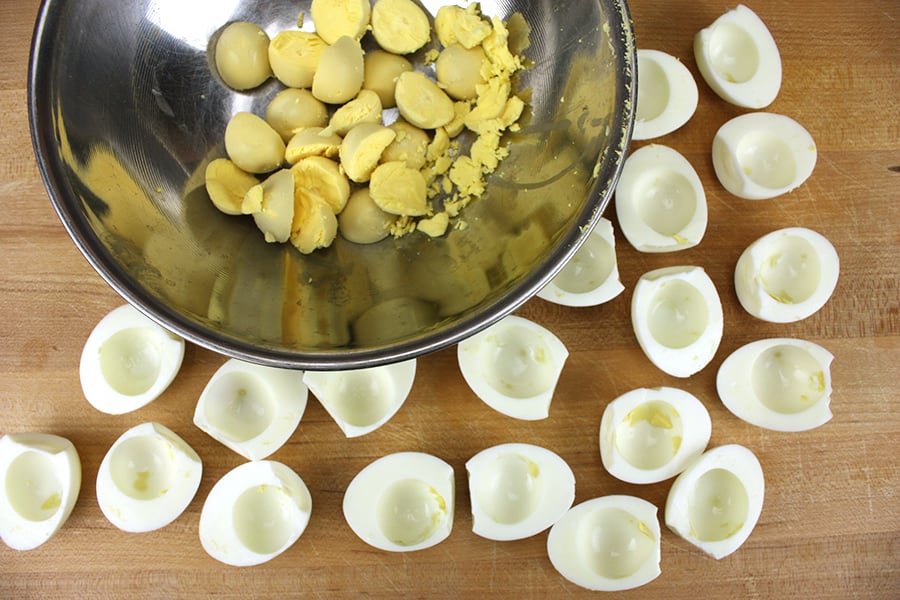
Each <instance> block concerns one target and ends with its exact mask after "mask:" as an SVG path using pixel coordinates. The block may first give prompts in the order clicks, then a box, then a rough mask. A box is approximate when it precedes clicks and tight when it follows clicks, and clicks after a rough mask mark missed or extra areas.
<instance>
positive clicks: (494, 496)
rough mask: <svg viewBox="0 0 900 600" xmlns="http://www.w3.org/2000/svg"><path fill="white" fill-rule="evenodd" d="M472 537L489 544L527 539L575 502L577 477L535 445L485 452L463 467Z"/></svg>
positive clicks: (559, 459)
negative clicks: (469, 503) (466, 482)
mask: <svg viewBox="0 0 900 600" xmlns="http://www.w3.org/2000/svg"><path fill="white" fill-rule="evenodd" d="M466 471H467V472H468V475H469V495H470V499H471V504H472V531H473V532H474V533H475V534H476V535H480V536H481V537H484V538H487V539H489V540H498V541H507V540H519V539H523V538H527V537H531V536H533V535H536V534H538V533H540V532H541V531H544V530H545V529H547V528H548V527H550V526H552V525H553V524H554V523H556V522H557V521H558V520H559V519H560V518H562V516H563V515H564V514H565V513H566V511H567V510H569V509H570V508H571V507H572V503H573V502H574V501H575V475H574V474H573V473H572V469H571V468H570V467H569V465H568V463H566V461H565V460H564V459H563V458H562V457H561V456H559V455H558V454H556V453H555V452H553V451H551V450H548V449H546V448H543V447H541V446H535V445H533V444H522V443H508V444H500V445H497V446H492V447H490V448H486V449H484V450H482V451H481V452H479V453H478V454H476V455H475V456H473V457H472V458H470V459H469V460H468V462H466Z"/></svg>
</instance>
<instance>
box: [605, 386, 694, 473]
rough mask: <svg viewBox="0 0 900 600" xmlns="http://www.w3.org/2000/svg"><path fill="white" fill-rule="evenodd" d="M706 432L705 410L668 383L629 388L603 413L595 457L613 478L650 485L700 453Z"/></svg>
mask: <svg viewBox="0 0 900 600" xmlns="http://www.w3.org/2000/svg"><path fill="white" fill-rule="evenodd" d="M711 433H712V421H711V420H710V417H709V412H708V411H707V410H706V407H705V406H703V403H702V402H700V400H698V399H697V397H696V396H694V395H693V394H690V393H688V392H686V391H684V390H680V389H677V388H672V387H658V388H653V389H648V388H640V389H636V390H631V391H630V392H626V393H624V394H622V395H621V396H619V397H618V398H616V399H615V400H613V401H612V402H610V403H609V404H607V405H606V409H604V411H603V417H602V419H601V420H600V458H601V460H602V461H603V466H604V467H606V470H607V471H608V472H609V474H610V475H612V476H613V477H616V478H617V479H621V480H622V481H627V482H629V483H656V482H658V481H663V480H665V479H668V478H670V477H674V476H675V475H677V474H678V473H680V472H681V471H683V470H684V468H685V467H686V466H687V464H688V463H689V462H690V461H692V460H693V459H695V458H697V457H698V456H700V455H701V454H702V453H703V451H704V450H706V445H707V444H708V443H709V437H710V434H711Z"/></svg>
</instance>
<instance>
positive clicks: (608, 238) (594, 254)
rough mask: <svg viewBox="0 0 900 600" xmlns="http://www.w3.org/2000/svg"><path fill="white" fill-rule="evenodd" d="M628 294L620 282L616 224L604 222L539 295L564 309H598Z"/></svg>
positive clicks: (600, 221)
mask: <svg viewBox="0 0 900 600" xmlns="http://www.w3.org/2000/svg"><path fill="white" fill-rule="evenodd" d="M624 290H625V286H623V285H622V282H621V281H620V279H619V264H618V260H617V259H616V242H615V237H614V235H613V226H612V223H611V222H610V221H609V220H608V219H605V218H602V217H601V218H600V220H599V221H597V224H596V225H595V226H594V229H593V230H592V231H591V235H589V236H588V238H587V239H586V240H585V241H584V243H583V244H582V245H581V247H580V248H578V250H577V251H576V252H575V254H574V255H573V256H572V258H570V259H569V262H567V263H566V265H565V266H564V267H563V268H562V269H561V270H560V272H559V273H557V275H556V276H555V277H554V278H553V279H552V280H550V282H549V283H548V284H547V285H546V286H544V287H543V288H541V290H540V291H539V292H538V293H537V295H538V297H539V298H543V299H544V300H546V301H548V302H553V303H554V304H560V305H562V306H596V305H598V304H603V303H604V302H609V301H610V300H612V299H613V298H615V297H616V296H618V295H619V294H621V293H622V292H623V291H624Z"/></svg>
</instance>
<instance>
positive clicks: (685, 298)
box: [631, 266, 724, 377]
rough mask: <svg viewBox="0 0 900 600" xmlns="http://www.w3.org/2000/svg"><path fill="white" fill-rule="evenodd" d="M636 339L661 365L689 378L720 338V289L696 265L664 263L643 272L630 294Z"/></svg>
mask: <svg viewBox="0 0 900 600" xmlns="http://www.w3.org/2000/svg"><path fill="white" fill-rule="evenodd" d="M631 322H632V326H633V328H634V333H635V337H636V338H637V341H638V344H640V346H641V349H642V350H643V351H644V354H646V355H647V358H649V359H650V362H652V363H653V364H654V365H656V366H657V367H658V368H659V369H660V370H662V371H664V372H665V373H668V374H669V375H672V376H674V377H690V376H691V375H693V374H694V373H696V372H698V371H700V370H701V369H702V368H703V367H705V366H706V365H708V364H709V363H710V361H711V360H712V359H713V356H714V355H715V353H716V350H717V349H718V348H719V344H720V343H721V341H722V332H723V328H724V318H723V315H722V303H721V301H720V300H719V293H718V292H717V291H716V287H715V285H714V284H713V282H712V280H711V279H710V278H709V275H707V274H706V271H704V270H703V269H702V268H701V267H694V266H679V267H664V268H661V269H655V270H653V271H650V272H648V273H645V274H644V275H642V276H641V278H640V279H639V280H638V282H637V285H635V288H634V294H633V296H632V298H631Z"/></svg>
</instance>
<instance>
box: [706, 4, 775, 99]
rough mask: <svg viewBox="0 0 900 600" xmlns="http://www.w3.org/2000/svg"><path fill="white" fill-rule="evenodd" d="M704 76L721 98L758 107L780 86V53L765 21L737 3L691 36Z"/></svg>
mask: <svg viewBox="0 0 900 600" xmlns="http://www.w3.org/2000/svg"><path fill="white" fill-rule="evenodd" d="M694 58H695V59H696V60H697V67H698V68H699V69H700V74H701V75H702V76H703V79H704V80H705V81H706V83H707V84H709V87H710V88H712V90H713V91H714V92H715V93H716V94H718V95H719V96H720V97H721V98H722V99H723V100H725V101H727V102H730V103H732V104H734V105H736V106H741V107H744V108H751V109H759V108H763V107H765V106H768V105H769V104H771V103H772V101H773V100H775V97H776V96H777V95H778V91H779V90H780V89H781V76H782V73H781V54H780V53H779V52H778V45H777V44H776V43H775V39H774V38H773V37H772V34H771V32H770V31H769V29H768V27H766V24H765V23H763V21H762V19H760V18H759V16H757V14H756V13H754V12H753V11H752V10H750V9H749V8H747V7H746V6H744V5H742V4H739V5H738V6H737V7H736V8H733V9H731V10H729V11H727V12H726V13H725V14H723V15H722V16H720V17H719V18H718V19H716V20H715V21H714V22H713V23H712V25H710V26H709V27H707V28H705V29H703V30H701V31H699V32H698V33H697V35H696V36H694Z"/></svg>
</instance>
